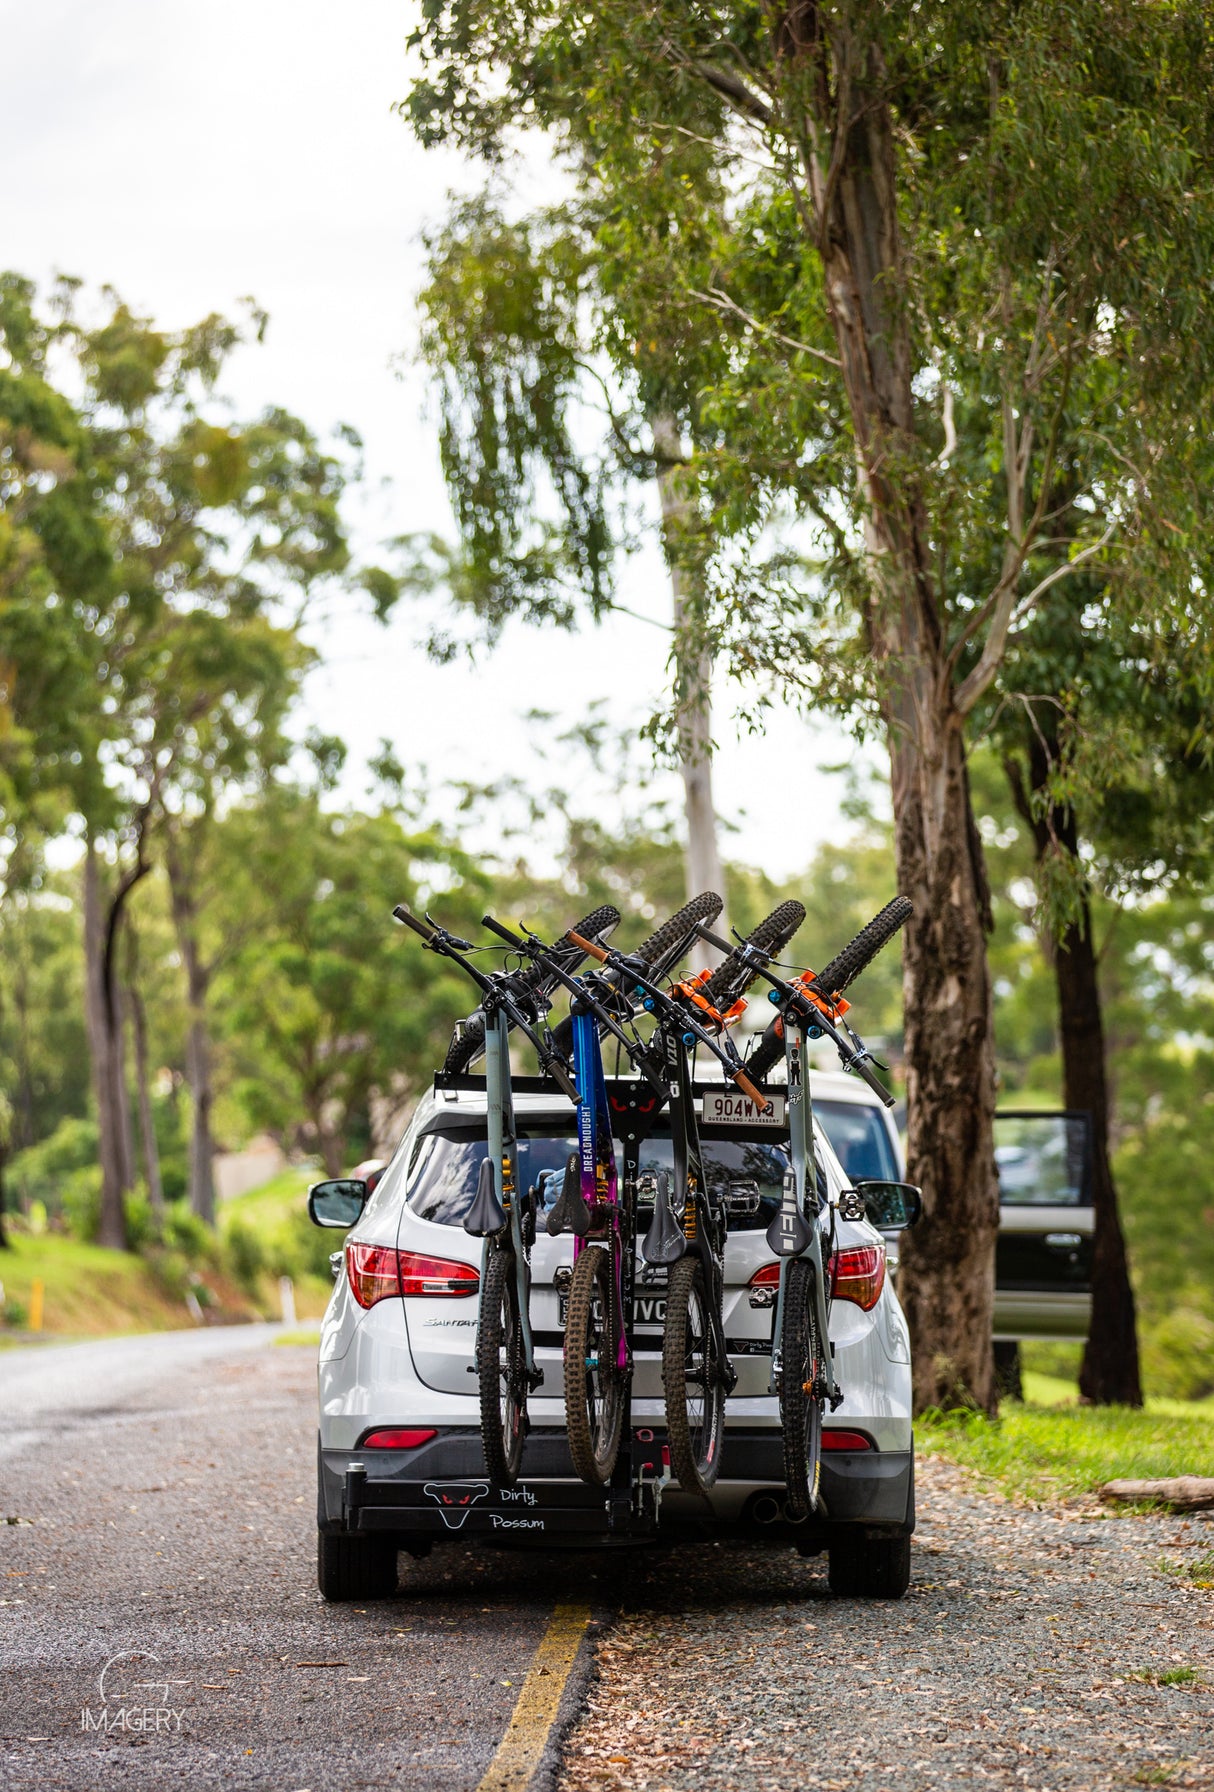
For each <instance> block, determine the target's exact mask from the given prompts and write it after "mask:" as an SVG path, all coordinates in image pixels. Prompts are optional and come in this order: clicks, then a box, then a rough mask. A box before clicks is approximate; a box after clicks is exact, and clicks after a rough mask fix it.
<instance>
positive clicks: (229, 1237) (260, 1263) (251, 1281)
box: [223, 1217, 266, 1294]
mask: <svg viewBox="0 0 1214 1792" xmlns="http://www.w3.org/2000/svg"><path fill="white" fill-rule="evenodd" d="M223 1237H224V1244H225V1245H226V1247H227V1256H228V1262H229V1263H230V1265H231V1267H232V1273H233V1274H234V1276H235V1277H236V1280H237V1281H238V1282H239V1283H240V1285H241V1287H242V1288H244V1289H246V1290H247V1291H248V1292H249V1293H250V1294H253V1293H255V1292H256V1289H257V1285H258V1280H259V1278H260V1276H261V1273H262V1271H263V1270H264V1269H265V1267H266V1254H265V1247H264V1245H263V1243H262V1240H261V1237H260V1235H259V1234H258V1232H257V1231H256V1230H255V1229H254V1227H252V1226H250V1225H248V1224H246V1223H245V1222H244V1221H242V1220H241V1219H240V1218H239V1217H237V1218H234V1219H232V1220H231V1221H230V1222H229V1223H228V1225H227V1226H225V1228H224V1234H223Z"/></svg>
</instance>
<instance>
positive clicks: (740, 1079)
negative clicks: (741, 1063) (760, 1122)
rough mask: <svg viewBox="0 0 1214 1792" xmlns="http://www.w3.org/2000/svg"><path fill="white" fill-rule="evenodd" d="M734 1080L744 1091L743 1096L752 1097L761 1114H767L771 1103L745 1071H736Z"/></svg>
mask: <svg viewBox="0 0 1214 1792" xmlns="http://www.w3.org/2000/svg"><path fill="white" fill-rule="evenodd" d="M733 1080H734V1082H735V1083H736V1084H737V1085H738V1088H739V1089H740V1090H741V1091H742V1093H743V1095H748V1096H749V1097H750V1099H751V1101H753V1102H754V1104H755V1106H756V1107H757V1108H758V1110H759V1112H760V1113H761V1114H765V1113H766V1112H767V1110H768V1108H769V1107H770V1106H771V1102H770V1101H769V1100H768V1099H767V1097H766V1095H764V1093H763V1091H762V1090H761V1089H760V1088H758V1086H757V1085H756V1084H754V1083H752V1082H751V1080H750V1078H749V1077H748V1076H747V1074H746V1072H745V1071H744V1070H735V1071H734V1073H733Z"/></svg>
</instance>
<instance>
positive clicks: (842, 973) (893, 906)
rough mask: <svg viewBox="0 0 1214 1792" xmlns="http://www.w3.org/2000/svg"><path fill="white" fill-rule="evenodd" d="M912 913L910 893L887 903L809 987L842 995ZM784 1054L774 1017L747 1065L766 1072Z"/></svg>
mask: <svg viewBox="0 0 1214 1792" xmlns="http://www.w3.org/2000/svg"><path fill="white" fill-rule="evenodd" d="M913 913H914V909H913V908H912V906H911V904H910V902H909V900H908V899H907V897H905V896H895V897H894V899H893V901H892V902H887V903H886V905H885V907H884V908H883V909H882V910H881V912H880V914H878V915H874V916H873V918H872V920H871V921H870V922H869V923H868V925H867V927H862V928H861V929H860V932H859V933H858V934H857V935H856V937H855V939H854V940H849V941H848V943H847V945H846V946H844V948H843V950H842V952H839V953H837V954H836V956H835V957H834V958H832V959H831V961H830V963H829V964H828V965H827V967H826V969H825V970H824V971H819V972H818V975H817V976H816V977H815V978H814V980H813V982H812V983H811V984H810V986H809V987H810V988H811V989H812V990H813V991H814V992H815V993H816V994H818V995H822V996H834V995H842V993H843V991H844V990H845V989H846V988H847V986H848V984H850V983H854V982H855V980H856V978H857V977H858V976H859V975H860V972H861V971H862V970H864V969H866V967H867V966H868V965H870V964H871V963H872V961H873V959H874V958H875V957H876V956H877V954H878V952H880V951H881V949H882V947H883V946H887V945H888V944H889V942H890V940H892V939H893V937H894V935H895V934H896V933H897V932H898V929H899V928H900V927H903V926H904V925H905V924H906V922H907V921H909V920H910V918H911V916H912V914H913ZM783 1056H784V1033H783V1029H782V1028H781V1027H780V1026H779V1024H778V1022H776V1021H773V1022H772V1024H771V1025H770V1026H769V1027H768V1028H767V1029H766V1031H765V1032H764V1034H763V1037H762V1038H761V1039H760V1040H759V1043H758V1044H757V1045H756V1046H755V1048H754V1050H753V1051H752V1052H751V1054H750V1057H749V1058H748V1059H747V1061H746V1068H747V1070H748V1071H749V1072H750V1075H751V1076H752V1077H755V1078H758V1077H761V1076H765V1075H766V1074H767V1072H768V1071H769V1070H770V1069H771V1067H772V1065H773V1064H777V1063H778V1062H779V1061H780V1059H781V1058H782V1057H783Z"/></svg>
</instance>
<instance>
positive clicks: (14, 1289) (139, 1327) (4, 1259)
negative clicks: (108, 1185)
mask: <svg viewBox="0 0 1214 1792" xmlns="http://www.w3.org/2000/svg"><path fill="white" fill-rule="evenodd" d="M11 1243H12V1248H11V1249H10V1250H7V1251H0V1281H2V1282H3V1284H4V1297H5V1304H6V1306H8V1307H9V1308H10V1310H12V1309H19V1310H20V1312H21V1314H22V1315H23V1316H26V1315H28V1313H29V1309H30V1297H31V1294H32V1292H33V1286H34V1283H35V1281H38V1282H41V1283H42V1287H43V1319H42V1330H43V1333H44V1334H45V1335H46V1336H49V1337H76V1338H103V1337H111V1336H116V1335H118V1334H120V1333H123V1332H157V1331H174V1330H179V1329H184V1328H185V1327H187V1326H189V1325H190V1324H192V1323H193V1322H192V1320H191V1318H190V1314H189V1311H188V1309H187V1307H186V1304H185V1301H184V1299H183V1297H182V1295H181V1294H180V1293H179V1292H178V1290H177V1289H176V1288H175V1287H173V1286H172V1285H166V1281H165V1279H164V1277H163V1276H158V1274H157V1271H156V1267H155V1265H154V1264H152V1263H150V1262H149V1261H148V1260H147V1259H146V1258H144V1257H140V1256H136V1255H135V1253H134V1252H131V1251H110V1250H106V1249H105V1248H104V1247H103V1246H102V1245H99V1244H82V1243H81V1241H80V1240H79V1239H77V1238H64V1237H63V1236H62V1235H61V1234H58V1233H44V1234H41V1235H38V1236H31V1235H29V1234H23V1233H18V1232H14V1233H13V1235H12V1240H11ZM200 1280H202V1281H204V1284H205V1287H206V1288H207V1290H208V1291H209V1292H210V1294H211V1295H212V1297H213V1298H214V1302H215V1304H216V1305H217V1306H220V1307H222V1308H223V1309H224V1310H225V1311H226V1312H240V1311H241V1310H242V1309H244V1308H247V1302H246V1301H245V1300H244V1297H243V1296H242V1295H241V1293H240V1291H239V1290H238V1289H236V1288H235V1287H233V1286H232V1285H231V1283H229V1282H227V1281H226V1280H225V1279H224V1278H223V1277H222V1276H220V1275H219V1274H217V1273H216V1271H215V1270H214V1269H213V1267H211V1266H204V1268H203V1269H202V1270H201V1272H200ZM22 1324H24V1318H23V1320H22ZM28 1335H30V1334H26V1336H28ZM20 1341H22V1342H24V1341H25V1339H24V1337H23V1338H22V1339H21V1340H20Z"/></svg>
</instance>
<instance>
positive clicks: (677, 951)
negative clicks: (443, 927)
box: [485, 892, 722, 1487]
mask: <svg viewBox="0 0 1214 1792" xmlns="http://www.w3.org/2000/svg"><path fill="white" fill-rule="evenodd" d="M721 907H722V903H721V898H720V897H719V896H717V895H714V894H713V893H712V892H705V893H704V894H703V895H701V896H697V897H695V898H694V899H693V900H692V901H691V902H690V903H688V904H687V905H686V907H684V908H682V909H680V910H679V911H678V913H677V914H675V915H672V916H671V918H670V920H669V921H667V922H665V923H664V924H663V926H662V927H660V928H659V929H658V930H657V932H656V933H654V934H653V935H652V936H651V937H650V938H649V939H647V940H646V941H645V942H644V943H643V944H642V945H640V946H638V947H637V948H636V949H635V951H633V952H631V953H629V954H622V953H612V954H607V953H606V952H605V950H604V948H603V947H602V946H601V944H600V943H599V942H597V941H590V940H583V939H580V938H579V936H578V935H577V933H576V930H574V932H573V934H572V935H571V936H570V937H571V938H572V939H573V940H574V942H575V944H578V945H581V946H584V947H586V948H587V949H588V950H589V951H590V953H591V956H593V957H596V958H598V957H600V955H602V957H603V959H605V960H608V961H609V966H608V970H607V972H606V974H595V975H590V976H584V977H574V976H572V975H571V974H570V973H569V972H568V971H567V970H565V969H563V968H562V967H556V968H555V970H554V971H553V975H554V977H555V980H556V981H557V982H559V983H560V984H562V985H564V986H565V987H566V988H567V989H568V991H569V993H570V998H571V1001H570V1008H571V1013H570V1018H569V1023H568V1027H567V1028H566V1027H565V1025H564V1023H562V1027H561V1028H558V1029H557V1036H558V1037H567V1038H568V1039H569V1041H570V1047H571V1051H572V1057H573V1064H574V1076H575V1081H576V1084H577V1091H578V1110H577V1129H578V1150H577V1152H576V1153H575V1154H574V1155H573V1156H571V1157H570V1159H569V1162H568V1164H567V1166H566V1170H565V1176H564V1180H563V1186H562V1188H561V1192H560V1195H559V1197H558V1199H557V1201H556V1203H555V1205H554V1206H553V1209H552V1211H551V1213H550V1214H549V1216H548V1220H547V1229H548V1231H549V1233H550V1234H551V1235H552V1236H553V1237H556V1236H559V1235H560V1234H561V1233H562V1232H566V1231H572V1232H573V1234H574V1247H573V1248H574V1263H573V1272H572V1280H571V1282H570V1284H569V1289H568V1306H567V1312H566V1321H565V1338H564V1372H565V1377H564V1379H565V1421H566V1430H567V1433H568V1438H569V1449H570V1454H571V1456H572V1458H573V1464H574V1467H575V1469H576V1470H577V1473H578V1474H579V1475H580V1476H581V1478H582V1479H583V1480H584V1481H586V1482H587V1483H588V1484H589V1485H590V1486H592V1487H606V1486H607V1485H608V1484H609V1483H610V1482H611V1480H612V1477H613V1474H614V1472H615V1468H616V1464H617V1461H618V1460H619V1454H620V1444H621V1440H622V1437H623V1434H624V1428H625V1414H626V1411H627V1406H628V1390H629V1382H630V1378H631V1375H632V1355H631V1350H630V1347H629V1342H628V1335H629V1330H630V1326H629V1322H628V1315H629V1314H630V1313H631V1310H632V1293H633V1272H634V1263H635V1255H636V1230H637V1226H636V1218H637V1198H638V1187H637V1185H638V1181H639V1175H640V1165H639V1157H638V1155H637V1150H636V1149H635V1148H633V1149H629V1148H627V1147H626V1149H625V1155H624V1174H623V1178H622V1179H621V1177H620V1174H619V1168H618V1165H617V1161H616V1150H615V1142H614V1138H613V1130H612V1122H611V1112H610V1108H609V1105H608V1099H607V1084H606V1076H605V1073H604V1068H603V1055H602V1041H603V1039H604V1037H607V1036H613V1037H614V1038H615V1039H616V1041H617V1043H618V1044H619V1045H621V1046H622V1047H623V1049H624V1050H625V1052H626V1053H627V1054H628V1056H629V1059H630V1061H631V1062H632V1063H633V1064H634V1066H635V1067H636V1068H637V1069H638V1070H639V1071H640V1072H641V1075H642V1076H643V1077H644V1078H645V1079H646V1080H647V1081H648V1082H649V1083H650V1085H651V1087H652V1088H653V1090H654V1093H655V1096H657V1097H658V1098H659V1099H658V1100H656V1101H655V1102H654V1104H653V1111H654V1112H655V1113H656V1112H657V1110H658V1108H659V1106H660V1101H661V1099H664V1097H665V1092H666V1077H665V1072H664V1068H663V1062H662V1059H661V1057H660V1055H659V1054H658V1053H656V1052H654V1051H652V1050H651V1049H650V1048H649V1047H648V1046H647V1045H646V1044H645V1042H644V1041H642V1040H641V1039H640V1038H639V1036H638V1034H637V1033H636V1030H635V1028H634V1027H633V1026H632V1025H631V1021H632V1018H633V1014H634V1011H635V1002H636V995H637V992H638V991H639V990H640V989H641V987H642V986H645V987H646V988H649V987H652V988H653V989H655V990H656V991H657V992H658V994H659V995H660V994H661V993H662V992H661V990H660V985H659V984H658V983H657V981H656V980H657V979H659V978H661V977H663V976H664V975H665V974H666V973H667V972H668V971H669V970H670V969H671V968H672V967H673V965H674V964H676V963H677V962H678V960H679V958H681V957H682V956H683V954H684V953H685V952H686V950H687V948H688V946H689V945H690V944H691V943H692V941H693V940H695V939H696V938H697V937H698V928H699V926H700V925H701V924H703V923H705V922H706V921H707V920H708V919H710V918H711V919H714V920H715V918H716V916H717V915H718V914H719V913H720V911H721ZM485 925H486V926H487V927H489V928H491V929H492V931H493V932H495V933H496V934H498V936H499V937H500V938H501V939H503V940H506V941H507V942H508V943H509V944H511V945H512V946H514V947H515V948H516V949H517V950H518V951H519V952H520V954H523V955H526V956H528V957H530V958H531V959H532V961H533V962H535V963H543V964H545V965H546V966H548V967H552V966H553V965H554V960H553V958H552V954H551V948H549V947H546V946H545V945H544V943H543V941H542V940H540V939H538V938H537V937H536V936H535V935H534V934H524V935H519V934H516V933H513V932H511V931H510V930H508V929H506V928H504V927H502V926H501V924H500V923H498V922H496V921H494V920H493V919H492V918H491V917H490V916H486V917H485ZM630 992H631V993H630Z"/></svg>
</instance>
